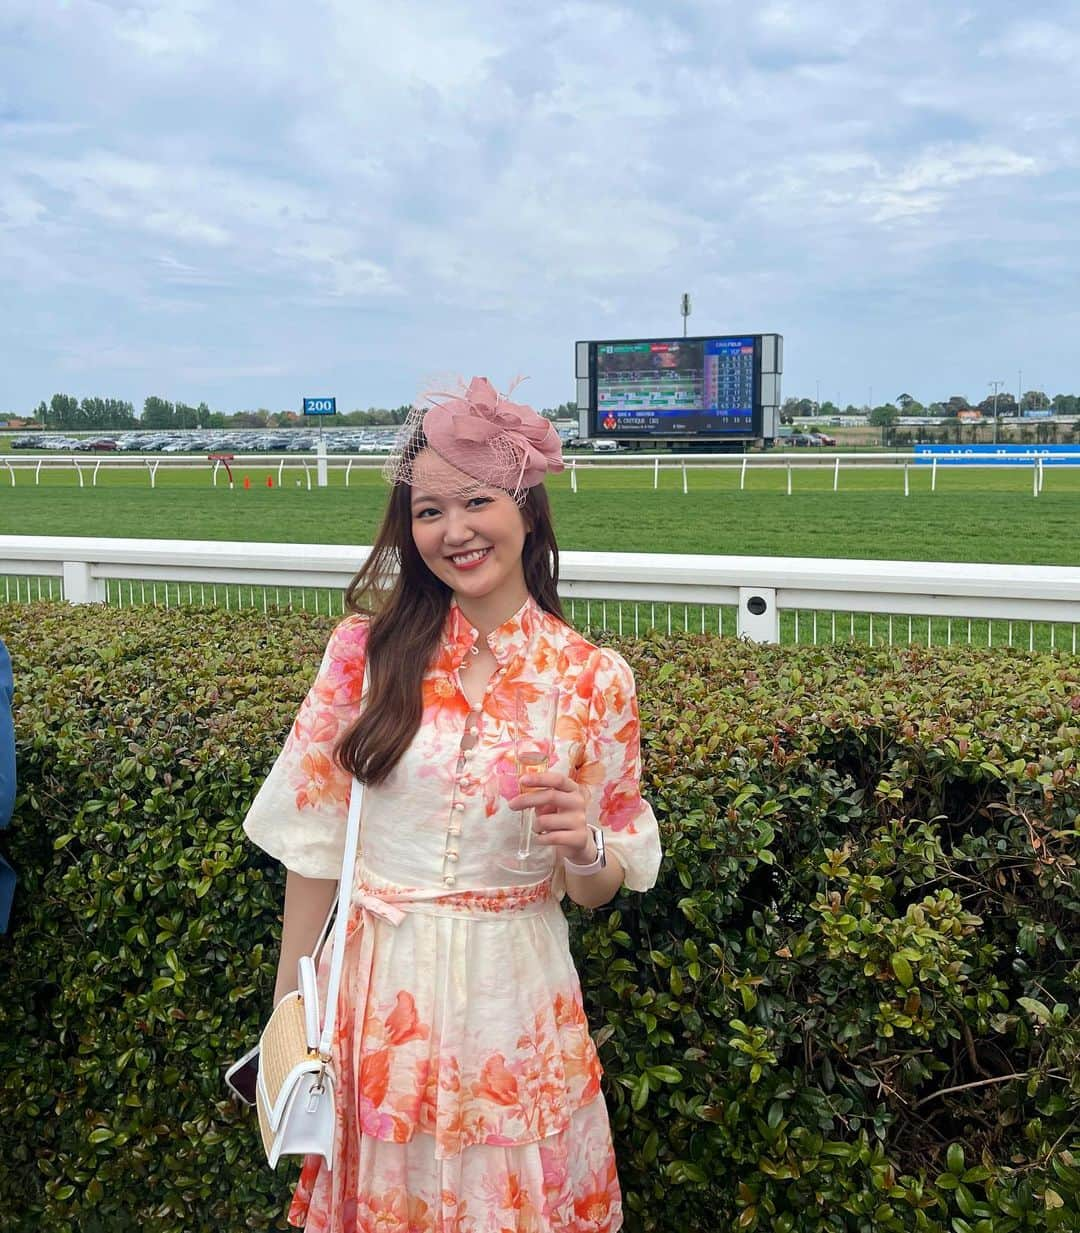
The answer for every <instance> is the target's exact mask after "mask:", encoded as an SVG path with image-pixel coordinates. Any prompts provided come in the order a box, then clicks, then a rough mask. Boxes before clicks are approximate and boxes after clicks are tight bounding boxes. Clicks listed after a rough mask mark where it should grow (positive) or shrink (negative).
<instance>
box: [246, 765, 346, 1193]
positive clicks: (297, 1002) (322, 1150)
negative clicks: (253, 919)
mask: <svg viewBox="0 0 1080 1233" xmlns="http://www.w3.org/2000/svg"><path fill="white" fill-rule="evenodd" d="M363 798H364V785H363V784H362V783H360V782H359V780H357V779H355V778H354V779H353V782H352V792H351V793H350V796H349V820H348V824H347V827H346V831H345V853H344V855H343V857H342V862H341V877H340V878H339V880H338V891H337V896H336V898H335V900H334V903H333V905H331V908H330V912H329V913H328V915H327V917H326V923H325V924H324V925H323V927H322V932H321V933H320V935H319V940H318V942H317V943H316V946H315V950H314V952H313V953H312V954H310V955H303V956H302V957H301V959H300V962H299V964H298V965H297V966H298V976H299V987H298V988H297V989H296V990H295V992H293V993H289V994H286V995H285V997H283V998H282V999H281V1001H280V1002H278V1004H277V1006H275V1007H274V1011H273V1014H271V1016H270V1019H269V1021H268V1022H267V1024H266V1027H265V1028H263V1031H262V1035H261V1036H260V1037H259V1071H258V1078H257V1081H256V1087H255V1104H256V1106H257V1109H258V1114H259V1130H260V1132H261V1134H262V1141H263V1147H264V1148H265V1150H266V1158H267V1160H268V1161H269V1162H270V1167H271V1168H274V1167H275V1166H276V1165H277V1163H278V1161H279V1160H280V1159H281V1157H282V1156H296V1155H299V1156H307V1155H317V1156H322V1157H323V1158H324V1160H325V1161H326V1167H327V1169H332V1168H333V1165H334V1108H335V1105H334V1085H335V1082H336V1076H335V1074H334V1065H333V1059H332V1058H331V1052H330V1051H331V1047H332V1045H333V1041H334V1024H335V1021H336V1018H337V1000H338V989H339V987H340V985H341V966H342V959H343V957H344V951H345V932H346V926H347V924H348V917H349V901H350V899H351V893H352V883H353V873H354V870H355V867H356V850H357V845H358V842H359V836H360V806H361V803H362V801H363ZM335 914H336V916H335ZM331 920H334V922H335V923H334V942H333V951H332V953H331V957H330V974H329V983H328V985H327V990H326V1008H325V1012H324V1015H323V1016H322V1017H321V1026H320V1012H319V993H318V986H317V981H316V973H317V969H318V962H319V955H320V953H321V951H322V947H323V944H324V943H325V941H326V936H327V933H328V931H329V928H330V922H331Z"/></svg>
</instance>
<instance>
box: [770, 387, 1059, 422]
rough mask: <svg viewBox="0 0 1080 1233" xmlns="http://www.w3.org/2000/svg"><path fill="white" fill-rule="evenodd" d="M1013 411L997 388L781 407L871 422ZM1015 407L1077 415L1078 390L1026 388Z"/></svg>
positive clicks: (796, 401) (786, 414)
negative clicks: (971, 395)
mask: <svg viewBox="0 0 1080 1233" xmlns="http://www.w3.org/2000/svg"><path fill="white" fill-rule="evenodd" d="M995 405H996V411H997V414H998V415H1016V414H1017V402H1016V398H1015V397H1014V396H1013V395H1012V394H1007V393H1005V392H1004V391H999V393H998V394H997V396H996V399H995V396H994V395H993V394H989V395H987V397H986V398H984V399H983V400H982V402H975V403H973V402H970V401H969V400H968V399H967V398H965V396H964V395H963V394H953V395H952V396H951V397H950V398H946V399H944V400H942V401H940V402H930V403H921V402H919V401H918V399H916V398H912V396H911V395H910V394H898V395H897V396H896V398H895V399H893V401H892V402H886V403H881V404H879V405H878V406H876V407H869V408H868V407H865V406H863V407H856V406H855V405H854V404H853V403H848V405H847V406H846V407H843V408H841V407H838V406H837V405H836V403H834V402H828V401H825V402H823V403H820V404H819V403H817V402H815V401H814V399H812V398H786V399H785V400H784V404H783V406H782V407H781V411H780V414H781V417H782V418H783V419H786V420H789V421H790V420H791V419H792V418H794V417H795V416H800V417H806V416H811V415H821V416H833V415H866V414H867V413H869V415H870V417H871V422H872V423H879V424H884V423H890V422H891V421H892V420H893V419H895V418H896V417H897V416H900V415H905V416H908V415H926V416H936V417H945V418H950V417H955V416H956V415H957V414H959V412H961V411H981V412H982V413H983V415H986V416H991V417H992V416H993V415H994V413H995ZM1019 410H1020V411H1021V412H1024V411H1052V412H1053V413H1054V414H1055V415H1080V394H1055V395H1054V396H1053V397H1052V398H1051V397H1050V395H1048V394H1047V393H1046V392H1045V391H1044V390H1028V391H1027V392H1026V393H1025V394H1023V395H1022V396H1021V398H1020V404H1019Z"/></svg>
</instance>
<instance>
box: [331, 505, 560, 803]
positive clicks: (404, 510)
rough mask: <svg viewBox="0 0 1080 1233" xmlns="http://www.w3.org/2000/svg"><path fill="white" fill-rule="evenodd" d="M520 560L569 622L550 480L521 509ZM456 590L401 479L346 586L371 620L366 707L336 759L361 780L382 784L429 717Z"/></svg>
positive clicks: (534, 592) (546, 602) (350, 600)
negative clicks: (419, 544) (426, 553)
mask: <svg viewBox="0 0 1080 1233" xmlns="http://www.w3.org/2000/svg"><path fill="white" fill-rule="evenodd" d="M522 515H523V517H524V519H525V527H526V535H525V543H524V546H523V548H522V551H521V563H522V567H523V569H524V572H525V585H526V586H527V587H528V589H529V594H530V595H531V596H532V597H533V599H534V600H536V602H537V603H538V604H539V605H540V607H541V608H543V609H545V610H546V611H547V612H550V613H552V614H553V615H555V616H557V617H558V618H559V619H560V620H565V619H566V618H565V617H564V616H563V611H562V605H561V604H560V602H559V593H558V589H557V588H558V582H559V547H558V544H557V543H556V542H555V529H554V527H553V526H552V521H551V503H550V502H549V500H548V495H547V492H546V491H545V489H544V486H543V484H537V485H536V486H535V487H533V488H530V489H528V491H527V493H526V497H525V504H524V507H523V508H522ZM452 595H453V592H452V591H451V589H450V588H449V587H448V586H447V585H446V583H444V582H443V581H442V580H441V579H439V578H437V577H436V576H435V575H434V574H433V573H432V572H431V570H429V569H428V567H427V566H426V565H425V564H424V560H423V558H422V557H421V556H420V553H419V552H418V551H417V548H416V544H415V543H414V542H413V537H412V490H411V489H410V487H409V485H408V484H395V485H394V487H393V488H392V489H391V491H390V500H389V502H388V504H387V507H386V513H385V514H384V515H383V520H382V525H381V526H380V527H379V533H378V535H377V536H376V537H375V544H374V546H373V547H372V550H371V555H370V556H369V557H368V559H367V560H366V561H365V562H364V564H363V565H362V566H361V567H360V569H359V571H358V572H357V574H356V576H355V577H354V578H353V579H352V581H351V582H350V583H349V585H348V587H347V588H346V591H345V606H346V608H347V609H348V610H349V611H350V612H356V613H361V614H364V615H366V616H368V617H369V618H370V622H371V623H370V625H369V627H368V638H367V661H368V665H369V668H368V674H369V675H368V693H367V697H366V700H365V704H364V710H363V712H362V713H361V715H360V717H359V718H358V719H357V720H356V722H355V723H354V724H353V725H352V726H351V727H350V728H349V730H348V731H347V732H346V733H345V735H344V736H343V737H342V738H341V740H340V741H338V743H337V746H336V747H335V750H334V756H335V758H336V759H337V761H338V763H339V764H340V765H341V767H342V768H343V769H344V770H346V771H348V772H349V773H350V774H352V775H355V776H356V777H357V779H359V780H360V781H361V783H376V784H377V783H381V782H382V781H383V780H385V779H386V777H387V776H388V775H389V774H390V772H391V771H392V770H393V769H394V767H395V766H397V764H398V762H399V761H400V760H401V757H402V755H403V754H404V753H405V751H406V750H407V749H408V747H409V745H410V744H411V743H412V740H413V737H415V736H416V732H417V729H418V728H419V727H420V720H421V718H422V715H423V693H422V681H423V677H424V673H425V671H426V670H427V667H428V665H429V664H430V662H431V660H432V658H433V657H434V654H435V649H436V647H437V645H438V641H439V636H440V635H441V633H442V631H443V625H444V623H445V621H446V617H447V614H448V612H449V611H450V600H451V597H452Z"/></svg>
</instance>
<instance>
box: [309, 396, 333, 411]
mask: <svg viewBox="0 0 1080 1233" xmlns="http://www.w3.org/2000/svg"><path fill="white" fill-rule="evenodd" d="M304 414H305V415H336V414H337V399H336V398H305V399H304Z"/></svg>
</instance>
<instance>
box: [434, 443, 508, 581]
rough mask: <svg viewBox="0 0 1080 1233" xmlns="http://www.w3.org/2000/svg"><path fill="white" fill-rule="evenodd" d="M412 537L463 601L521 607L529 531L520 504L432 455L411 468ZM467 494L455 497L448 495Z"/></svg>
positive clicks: (440, 576)
mask: <svg viewBox="0 0 1080 1233" xmlns="http://www.w3.org/2000/svg"><path fill="white" fill-rule="evenodd" d="M412 470H413V476H412V478H413V483H412V491H411V494H410V503H411V512H412V535H413V542H414V543H415V544H416V550H417V552H419V553H420V556H421V557H422V558H423V560H424V564H425V565H426V566H427V567H428V569H430V570H431V572H432V573H433V574H434V575H435V576H436V577H437V578H441V579H442V581H443V582H445V583H446V585H447V586H448V587H450V589H451V590H452V591H453V592H454V593H455V594H456V595H458V596H459V597H462V598H464V597H468V598H471V599H485V600H486V599H497V597H498V596H499V595H500V594H502V593H503V592H505V594H506V598H507V602H508V603H510V602H514V601H520V598H521V594H522V591H523V590H524V587H525V574H524V570H523V568H522V564H521V551H522V548H523V546H524V544H525V535H526V531H527V527H526V525H525V519H524V517H523V516H522V513H521V510H520V509H519V508H518V505H517V503H516V502H515V501H514V500H512V499H511V497H510V496H509V495H508V494H507V493H505V492H503V491H502V489H500V488H488V487H485V486H483V485H481V484H478V483H477V482H476V481H475V480H473V479H471V478H470V477H469V476H467V475H465V474H464V472H462V471H459V470H458V469H457V468H456V467H452V466H450V464H449V463H447V462H444V461H443V460H442V459H441V458H439V457H438V456H437V455H435V454H433V453H432V451H431V450H423V451H421V453H420V454H418V455H417V457H416V460H415V461H414V463H413V468H412ZM447 493H453V494H463V495H451V496H447V495H445V494H447Z"/></svg>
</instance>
